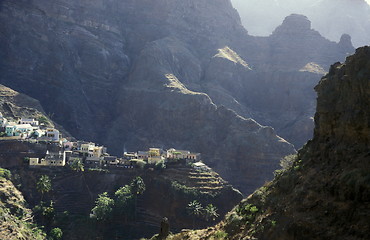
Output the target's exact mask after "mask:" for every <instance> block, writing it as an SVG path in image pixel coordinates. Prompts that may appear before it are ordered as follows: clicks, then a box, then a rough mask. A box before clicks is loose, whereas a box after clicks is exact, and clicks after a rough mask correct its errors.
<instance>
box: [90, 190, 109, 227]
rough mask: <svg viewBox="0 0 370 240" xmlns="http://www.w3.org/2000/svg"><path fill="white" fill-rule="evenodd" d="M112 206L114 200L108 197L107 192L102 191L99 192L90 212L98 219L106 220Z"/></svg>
mask: <svg viewBox="0 0 370 240" xmlns="http://www.w3.org/2000/svg"><path fill="white" fill-rule="evenodd" d="M113 206H114V200H113V199H111V198H109V197H108V193H107V192H104V193H102V194H99V196H98V198H97V199H96V201H95V207H94V208H93V209H92V212H93V214H94V216H95V217H96V219H97V220H98V221H106V220H108V219H109V218H110V217H111V215H112V211H113Z"/></svg>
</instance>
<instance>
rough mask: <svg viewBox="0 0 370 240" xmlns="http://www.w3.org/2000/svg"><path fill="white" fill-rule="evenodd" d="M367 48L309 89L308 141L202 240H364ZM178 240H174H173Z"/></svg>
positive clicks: (369, 190) (368, 196)
mask: <svg viewBox="0 0 370 240" xmlns="http://www.w3.org/2000/svg"><path fill="white" fill-rule="evenodd" d="M369 64H370V48H369V47H363V48H359V49H357V51H356V54H355V55H353V56H350V57H348V58H347V60H346V62H345V63H344V64H341V63H336V64H334V65H332V66H331V68H330V72H329V73H328V74H327V75H326V76H325V77H323V78H322V80H321V81H320V83H319V85H317V87H316V88H315V89H316V91H317V94H318V102H317V113H316V115H315V132H314V138H313V140H312V141H309V142H308V143H307V144H306V145H305V147H304V148H303V149H302V150H300V151H299V153H298V155H297V157H296V159H295V161H293V162H291V166H290V167H288V168H287V169H285V170H284V171H280V172H277V173H276V177H275V179H274V181H272V182H271V183H268V184H266V185H265V186H264V187H262V188H260V189H258V190H257V191H256V192H255V193H254V194H252V195H251V196H249V197H248V198H247V199H245V200H243V201H242V203H240V204H239V205H238V206H237V207H236V208H235V209H234V210H233V211H232V212H231V213H229V215H228V216H227V218H226V219H225V220H224V222H221V223H220V224H219V225H217V226H216V228H212V229H208V231H198V232H188V233H183V234H181V235H180V236H177V237H183V239H200V238H201V239H204V238H207V237H211V236H216V234H219V233H220V232H223V233H224V234H226V233H227V234H228V238H229V239H249V238H251V239H252V238H256V239H368V238H369V237H370V235H369V232H370V225H369V222H368V218H369V214H370V212H369V207H370V205H369V202H370V184H369V173H370V165H369V151H370V148H369V147H370V144H369V136H370V134H369V121H368V120H369V117H370V111H369V110H370V108H369V106H370V102H369V99H370V71H369V69H370V65H369ZM176 239H181V238H176Z"/></svg>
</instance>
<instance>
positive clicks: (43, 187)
mask: <svg viewBox="0 0 370 240" xmlns="http://www.w3.org/2000/svg"><path fill="white" fill-rule="evenodd" d="M36 188H37V190H38V191H39V192H40V193H41V201H42V199H43V198H44V194H45V193H47V192H49V191H50V190H51V180H50V178H49V176H47V175H42V176H41V177H40V178H39V180H38V181H37V183H36Z"/></svg>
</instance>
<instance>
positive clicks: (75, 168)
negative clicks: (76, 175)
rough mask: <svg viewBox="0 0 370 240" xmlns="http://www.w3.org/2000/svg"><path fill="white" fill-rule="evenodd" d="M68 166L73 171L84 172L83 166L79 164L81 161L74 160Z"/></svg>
mask: <svg viewBox="0 0 370 240" xmlns="http://www.w3.org/2000/svg"><path fill="white" fill-rule="evenodd" d="M69 166H70V168H71V169H72V170H73V171H76V172H83V171H85V168H84V164H83V163H82V162H81V160H75V161H73V162H72V163H71V165H69Z"/></svg>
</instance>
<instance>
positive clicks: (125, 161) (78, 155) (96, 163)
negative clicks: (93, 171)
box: [0, 112, 201, 168]
mask: <svg viewBox="0 0 370 240" xmlns="http://www.w3.org/2000/svg"><path fill="white" fill-rule="evenodd" d="M0 127H1V128H0V130H2V132H3V135H6V136H7V137H18V138H19V139H30V140H31V139H32V140H37V141H38V142H48V143H56V144H58V145H59V146H60V151H58V152H50V151H46V153H45V156H44V157H42V158H30V160H29V165H30V166H31V167H38V166H51V167H53V166H55V167H63V166H66V165H71V164H73V163H74V162H76V161H79V162H81V163H83V164H84V166H85V167H88V168H101V167H110V166H116V167H123V168H134V167H135V166H136V165H137V164H138V163H140V162H141V163H142V162H145V163H147V164H152V165H153V164H157V163H159V162H162V161H163V162H176V161H179V160H183V161H185V162H192V163H195V162H198V163H197V164H201V163H199V161H200V154H199V153H192V152H190V151H187V150H176V149H174V148H171V149H169V150H166V151H165V150H163V149H160V148H149V150H147V151H138V152H125V153H124V154H123V156H122V157H117V156H111V155H109V154H108V153H107V148H106V147H104V146H98V145H96V144H95V143H93V142H84V141H76V142H72V141H68V140H67V139H66V138H62V136H61V133H60V132H59V131H58V130H57V129H55V128H49V127H46V126H45V125H43V124H39V121H37V120H35V119H32V118H21V119H19V120H17V121H8V120H7V119H6V118H5V117H3V115H2V114H1V112H0Z"/></svg>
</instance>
